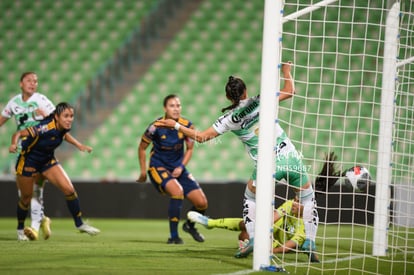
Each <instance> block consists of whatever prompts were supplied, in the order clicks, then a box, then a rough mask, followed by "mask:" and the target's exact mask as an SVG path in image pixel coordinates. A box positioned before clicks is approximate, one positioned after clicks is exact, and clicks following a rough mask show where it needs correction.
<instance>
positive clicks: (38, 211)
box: [30, 184, 44, 231]
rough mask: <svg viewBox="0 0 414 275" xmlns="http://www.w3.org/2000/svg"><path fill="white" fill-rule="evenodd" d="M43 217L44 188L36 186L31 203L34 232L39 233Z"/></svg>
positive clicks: (34, 186)
mask: <svg viewBox="0 0 414 275" xmlns="http://www.w3.org/2000/svg"><path fill="white" fill-rule="evenodd" d="M43 216H44V214H43V187H40V186H39V185H37V184H34V185H33V196H32V200H31V203H30V217H31V219H32V223H31V227H32V228H33V229H34V230H36V231H39V228H40V223H41V222H42V219H43Z"/></svg>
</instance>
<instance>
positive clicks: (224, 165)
mask: <svg viewBox="0 0 414 275" xmlns="http://www.w3.org/2000/svg"><path fill="white" fill-rule="evenodd" d="M52 2H53V1H52ZM58 2H59V1H58ZM146 2H150V1H136V2H134V1H131V3H130V2H110V1H95V2H91V1H74V3H69V4H67V5H69V6H64V7H63V6H62V5H59V4H56V3H55V4H53V5H52V6H53V13H52V9H50V8H49V9H46V8H45V9H46V12H45V15H47V18H48V20H45V21H48V22H50V21H54V22H55V24H52V26H51V27H50V31H48V33H47V34H46V35H44V34H43V36H45V37H46V38H47V39H49V40H48V41H53V40H55V39H56V40H58V41H61V42H60V43H58V45H59V47H52V48H47V46H48V44H49V43H50V42H45V43H44V45H43V47H44V50H46V51H48V54H47V55H45V56H44V58H46V60H47V62H45V61H43V62H42V61H40V64H41V66H42V67H41V68H39V70H40V69H42V70H43V69H48V68H52V69H51V70H50V71H49V72H48V73H47V74H46V73H45V74H43V73H42V75H41V82H42V83H41V89H40V90H41V91H43V90H46V91H47V93H46V94H47V95H49V96H50V97H52V98H53V99H54V100H55V101H56V99H59V100H63V99H69V98H71V97H73V96H75V95H76V92H77V91H78V90H79V89H81V88H82V87H83V86H85V85H86V83H87V81H88V79H90V78H91V77H92V76H93V75H94V74H95V73H96V71H98V70H99V69H100V66H102V63H103V62H104V61H105V60H108V58H110V56H111V55H113V54H114V53H115V52H116V50H117V47H119V45H120V42H123V41H124V40H125V37H127V36H128V32H129V33H131V32H133V31H134V29H135V28H136V25H134V23H133V22H135V23H136V22H137V18H136V16H135V15H134V14H135V13H134V11H137V10H140V11H141V10H149V9H150V7H146V8H144V7H142V6H140V5H143V3H146ZM16 3H20V2H16ZM53 3H54V2H53ZM120 3H123V4H120ZM127 3H128V4H127ZM0 5H1V6H0V9H2V10H3V11H2V12H3V13H4V14H8V18H11V17H12V14H14V13H15V12H16V11H15V10H16V9H18V4H14V5H12V4H10V3H8V4H5V3H2V4H0ZM37 5H39V4H37ZM40 5H43V4H40ZM65 5H66V4H65ZM134 5H135V6H134ZM5 9H6V10H7V11H6V12H5V11H4V10H5ZM65 9H69V10H71V9H73V10H74V9H81V10H83V11H79V13H78V11H77V10H76V11H75V10H74V11H73V12H71V13H69V14H68V13H65V12H64V10H65ZM42 10H43V9H42V7H37V9H36V11H42ZM55 10H56V11H55ZM32 12H33V13H35V11H32ZM55 12H56V13H55ZM142 16H145V12H142ZM262 17H263V2H262V1H250V2H245V1H230V2H222V1H203V2H202V5H200V7H199V9H197V10H196V11H195V12H194V13H193V14H192V15H191V18H190V20H189V21H188V22H187V24H186V25H185V27H184V28H183V29H182V30H181V31H180V32H179V33H178V34H177V35H176V36H175V37H174V38H173V40H172V41H171V43H170V44H169V45H168V46H167V48H166V50H165V51H164V52H163V53H162V54H161V55H160V56H159V57H158V59H157V60H156V62H155V63H154V64H153V65H152V66H151V67H150V68H149V69H148V71H146V72H145V73H144V74H143V75H140V76H139V82H137V83H136V85H135V86H134V88H133V89H132V90H131V91H130V93H129V94H128V95H127V96H126V97H125V98H124V99H123V100H122V102H121V103H120V104H119V105H118V106H116V107H115V108H114V110H113V112H112V113H111V114H110V117H109V118H108V119H107V120H105V121H104V123H103V124H102V125H100V126H99V127H98V128H96V129H91V130H92V132H91V134H90V137H89V138H88V139H87V140H86V141H85V143H87V144H90V145H91V146H93V147H94V151H93V153H92V154H91V155H85V154H82V153H79V152H75V153H73V155H72V156H71V157H70V158H69V159H67V160H65V168H66V170H67V172H68V173H69V175H71V177H74V178H82V177H88V178H89V177H90V178H94V179H127V180H131V179H132V180H134V179H136V178H137V177H138V173H139V166H138V160H137V146H138V143H139V139H140V136H141V134H142V133H143V131H144V130H145V128H146V127H147V125H148V124H149V123H150V122H151V121H152V120H154V119H155V118H157V117H158V116H161V115H162V99H163V98H164V97H165V96H166V95H167V94H170V93H175V94H177V95H179V96H180V98H181V101H182V105H183V115H184V116H185V117H187V118H189V119H191V120H192V121H193V122H194V124H195V126H196V127H197V128H199V129H205V128H207V127H209V126H210V125H211V124H212V123H213V122H214V119H215V118H217V117H218V116H219V115H220V114H221V112H220V110H221V108H222V107H225V106H227V105H229V103H228V101H227V100H226V99H225V96H224V85H225V83H226V81H227V78H228V76H229V75H237V76H240V77H242V78H243V79H244V80H245V82H246V83H247V85H248V91H249V95H254V94H256V93H259V83H260V68H261V42H262V41H261V40H262V20H261V18H262ZM82 18H84V20H80V19H82ZM91 18H93V20H92V19H91ZM2 21H7V20H2ZM80 22H81V23H80ZM3 24H8V23H6V22H2V26H3ZM45 24H46V22H45V23H44V24H37V25H38V26H40V27H39V28H38V29H39V30H42V29H43V28H44V25H45ZM70 24H71V25H70ZM89 25H92V26H93V27H91V28H88V27H87V26H89ZM65 27H68V28H69V32H68V34H67V37H69V38H70V39H64V38H62V36H61V35H62V34H61V33H62V30H63V29H64V28H65ZM292 27H293V26H291V28H292ZM15 28H17V26H16V27H15ZM303 28H304V29H303V30H302V31H303V32H304V33H307V32H308V31H309V30H308V29H306V27H303ZM80 29H82V30H85V29H86V30H88V29H93V30H94V31H93V32H92V33H91V32H87V33H86V34H85V32H81V31H80ZM121 29H122V30H123V31H124V32H122V31H120V30H121ZM77 30H79V32H78V31H77ZM53 31H54V32H55V33H53ZM105 31H107V33H106V34H105V33H104V32H105ZM284 31H286V32H287V33H289V26H287V27H286V29H285V30H284ZM326 31H327V33H332V34H333V35H334V34H335V30H334V29H331V30H330V29H328V30H326ZM299 33H300V32H299ZM1 35H2V36H4V37H7V38H9V37H12V38H13V39H15V37H14V36H15V35H16V34H15V33H14V31H11V32H5V33H3V34H1ZM23 37H24V38H21V39H20V40H18V41H25V40H26V39H27V35H24V34H23ZM40 37H41V36H40V34H39V36H36V39H39V38H40ZM0 38H3V37H0ZM94 39H96V40H99V41H104V42H101V43H98V45H97V43H96V42H94ZM153 39H156V38H153ZM289 39H293V38H289V37H287V38H286V41H284V43H296V42H295V41H293V40H289ZM2 40H4V39H0V41H2ZM66 40H68V41H66ZM62 41H65V43H63V42H62ZM110 41H116V42H115V43H109V42H110ZM3 43H4V42H3ZM20 43H22V42H20ZM7 44H8V47H9V48H12V46H11V45H12V44H10V43H7ZM9 44H10V45H9ZM15 44H19V43H18V42H15ZM316 44H317V43H316ZM304 45H305V44H304ZM2 46H3V47H4V44H2ZM39 47H40V46H39ZM325 47H328V48H329V47H331V48H332V55H324V56H317V55H314V56H311V57H309V56H307V55H306V53H302V52H299V51H297V52H288V51H286V52H283V59H284V60H292V61H294V63H296V64H300V65H301V67H295V71H294V75H295V79H296V80H297V84H296V85H297V91H298V96H296V97H295V98H294V99H292V100H290V101H289V102H283V103H281V107H282V108H283V107H289V106H291V105H292V106H294V108H295V109H296V110H305V109H306V110H307V111H308V115H307V116H306V117H303V116H302V114H301V113H300V112H298V113H297V114H293V115H292V120H291V121H293V123H291V124H289V125H283V126H284V128H285V129H286V130H287V131H288V133H289V135H290V136H291V137H292V139H293V140H294V142H296V143H297V144H298V147H299V149H300V150H301V151H302V152H303V154H304V155H305V156H306V157H307V158H309V159H313V158H316V159H318V158H319V159H322V158H323V157H324V156H323V153H324V151H323V146H322V145H326V142H327V141H330V142H331V141H334V140H336V139H341V140H342V139H344V138H350V140H351V141H355V137H351V135H352V132H353V130H356V129H357V128H364V127H372V126H367V125H366V124H367V123H368V122H366V123H365V122H360V123H358V122H356V121H352V120H347V121H339V122H340V124H338V123H337V122H338V120H335V123H334V122H333V118H332V116H331V115H328V114H330V113H331V108H332V104H331V102H330V101H329V99H326V102H325V103H324V102H323V101H322V102H320V106H318V105H317V104H314V101H316V99H317V98H318V97H319V94H318V93H320V91H321V89H324V90H327V89H330V86H329V85H326V86H324V87H321V84H320V78H321V75H323V77H324V78H327V79H335V85H341V84H343V83H345V80H342V79H337V78H338V76H337V75H335V74H334V72H329V73H326V72H323V73H322V72H321V69H320V68H307V67H306V65H307V64H309V62H310V59H311V58H312V59H313V58H315V60H317V61H315V62H316V63H318V62H319V64H321V67H322V65H323V67H328V68H329V66H332V67H333V66H334V64H339V63H341V62H345V61H344V60H342V59H341V56H340V55H336V54H335V52H336V49H335V45H325ZM69 49H70V51H69V53H65V51H68V50H69ZM351 50H353V51H355V53H360V52H361V51H363V46H361V45H360V43H358V41H356V43H355V49H351ZM2 52H4V51H2ZM325 52H328V51H325ZM7 55H8V56H9V57H8V59H7V60H9V61H10V60H15V59H16V57H17V56H18V53H13V51H7ZM69 56H70V57H69ZM18 59H19V60H25V59H23V58H18ZM41 60H43V59H42V58H41ZM82 60H88V62H87V63H83V62H81V61H82ZM52 61H53V62H52ZM72 61H73V62H72ZM33 62H34V61H33ZM7 63H15V62H7ZM4 64H6V62H3V66H4ZM35 64H37V63H35ZM79 64H81V65H80V66H79ZM7 66H10V67H7V68H6V71H8V72H9V73H8V75H7V79H8V84H7V87H4V86H0V87H1V88H2V90H6V91H12V93H15V92H16V91H15V89H16V82H17V81H16V79H17V78H18V75H19V73H16V72H20V71H21V70H22V69H23V68H28V67H30V66H28V64H22V63H18V64H10V65H7ZM76 66H78V67H76ZM3 69H4V68H3ZM66 71H68V72H72V73H69V75H70V74H72V76H71V77H69V78H65V75H67V74H68V73H65V72H66ZM74 72H76V73H74ZM0 77H1V76H0ZM75 78H76V81H74V79H75ZM352 78H353V82H352V83H353V84H354V85H358V84H359V83H360V82H361V81H369V79H368V78H366V77H364V76H361V75H360V73H358V72H356V73H355V78H354V75H353V76H352ZM10 80H12V81H10ZM62 81H63V84H61V82H62ZM71 82H74V83H76V85H71ZM324 82H325V81H324ZM332 82H334V81H332ZM304 83H311V84H312V83H313V84H312V85H309V87H310V88H314V90H305V87H307V86H305V85H304ZM0 85H2V84H0ZM332 85H334V84H332ZM45 87H46V88H47V89H46V88H45ZM62 87H63V88H64V89H63V90H64V91H65V93H64V94H63V93H59V94H55V93H53V92H54V91H61V90H62ZM13 90H14V91H13ZM339 91H343V92H339V93H337V94H336V95H335V99H337V100H338V103H336V104H337V106H335V107H334V109H335V110H338V112H339V111H341V112H342V111H347V112H348V113H347V114H348V115H349V114H351V113H350V112H352V110H350V109H352V108H350V106H349V105H347V104H346V103H344V102H345V99H348V98H349V94H348V93H347V90H346V89H342V90H341V89H340V90H339ZM52 93H53V94H52ZM66 93H67V94H66ZM303 95H307V96H308V97H307V98H304V97H303ZM352 96H355V98H354V100H355V102H359V100H360V99H359V98H357V96H356V95H352ZM1 101H2V102H3V101H6V100H5V98H4V97H2V100H1ZM317 108H319V109H317ZM365 111H366V112H367V116H368V115H369V114H370V110H369V109H368V108H367V109H366V110H365ZM371 111H372V110H371ZM318 112H319V113H318ZM338 114H339V113H338ZM290 115H291V114H289V113H286V112H282V113H281V114H280V118H281V120H282V123H283V122H284V118H288V117H289V116H290ZM286 120H287V119H286ZM364 123H365V124H364ZM10 125H11V123H10V124H9V125H8V126H10ZM295 125H305V129H306V133H305V132H302V130H300V129H299V128H298V127H295ZM316 125H317V127H318V128H319V131H318V132H316V130H315V128H316ZM340 125H346V127H349V129H350V134H349V136H346V137H344V136H343V135H341V134H339V133H335V132H331V133H329V132H328V131H323V129H326V130H328V129H331V128H332V127H335V126H336V127H340ZM344 127H345V126H344ZM373 127H377V126H376V125H374V126H373ZM0 131H1V133H6V132H7V133H10V132H11V130H10V129H8V130H4V129H0ZM2 142H3V141H2ZM355 142H370V141H369V139H358V140H356V141H355ZM312 144H317V145H320V146H321V150H320V152H321V154H320V155H318V156H314V155H313V152H316V151H317V150H314V148H313V147H312V146H315V145H312ZM355 145H356V144H355V143H354V142H350V144H349V150H346V154H347V155H346V156H344V157H345V158H349V159H354V157H353V156H352V155H353V154H354V153H355V151H354V148H355V147H354V146H355ZM2 147H3V149H4V147H5V145H4V144H3V145H2ZM367 148H368V147H367ZM5 155H7V153H5V150H2V151H1V157H2V159H4V156H5ZM6 157H7V156H6ZM252 165H253V163H252V162H251V160H250V159H249V158H248V157H247V155H246V154H245V152H244V148H243V147H242V145H241V144H240V143H239V142H238V141H237V140H236V139H235V138H234V137H233V136H231V135H230V134H229V135H224V136H222V137H220V138H218V139H216V140H214V141H211V142H207V143H206V144H198V145H196V148H195V152H194V155H193V160H192V161H191V162H190V164H189V169H190V170H191V171H192V173H193V174H194V176H195V177H196V178H197V179H199V180H210V181H211V180H219V181H220V180H236V179H241V180H246V179H247V178H248V177H249V176H250V171H251V169H250V168H251V167H252ZM315 170H317V168H316V169H315Z"/></svg>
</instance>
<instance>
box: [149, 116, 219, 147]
mask: <svg viewBox="0 0 414 275" xmlns="http://www.w3.org/2000/svg"><path fill="white" fill-rule="evenodd" d="M154 125H155V126H157V127H169V128H175V129H176V130H177V131H180V132H182V133H183V134H184V135H185V136H187V137H189V138H192V139H194V140H195V141H197V142H199V143H203V142H206V141H209V140H210V139H213V138H215V137H217V136H218V135H219V134H218V133H217V132H216V130H214V128H213V127H209V128H207V129H206V130H204V131H201V132H200V131H197V130H195V129H191V128H187V127H185V126H183V125H181V124H179V123H178V122H177V121H175V120H173V119H160V120H157V121H156V122H155V123H154Z"/></svg>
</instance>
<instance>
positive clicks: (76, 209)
mask: <svg viewBox="0 0 414 275" xmlns="http://www.w3.org/2000/svg"><path fill="white" fill-rule="evenodd" d="M66 204H67V206H68V208H69V212H70V213H71V214H72V217H73V220H74V222H75V226H76V227H79V226H81V225H82V224H83V221H82V212H81V211H80V203H79V198H78V194H76V192H75V193H73V194H71V195H68V196H66Z"/></svg>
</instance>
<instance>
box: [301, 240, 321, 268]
mask: <svg viewBox="0 0 414 275" xmlns="http://www.w3.org/2000/svg"><path fill="white" fill-rule="evenodd" d="M301 249H302V251H304V252H305V253H306V254H307V255H308V256H309V259H310V261H311V262H312V263H319V262H320V261H319V257H318V255H317V254H316V253H315V251H316V245H315V242H314V241H311V240H309V239H306V240H305V242H304V243H303V245H302V247H301Z"/></svg>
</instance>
